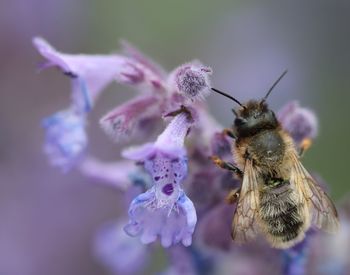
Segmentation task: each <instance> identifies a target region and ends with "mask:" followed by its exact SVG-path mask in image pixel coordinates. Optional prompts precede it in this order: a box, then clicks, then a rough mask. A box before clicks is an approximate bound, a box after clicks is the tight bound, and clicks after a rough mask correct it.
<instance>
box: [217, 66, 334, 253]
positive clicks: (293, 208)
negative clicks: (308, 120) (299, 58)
mask: <svg viewBox="0 0 350 275" xmlns="http://www.w3.org/2000/svg"><path fill="white" fill-rule="evenodd" d="M286 73H287V71H284V72H283V74H282V75H281V76H280V77H279V78H278V79H277V80H276V81H275V83H274V84H273V85H272V87H271V88H270V89H269V90H268V92H267V94H266V95H265V97H264V98H263V99H261V100H250V101H248V102H247V103H246V104H241V103H240V102H239V101H238V100H237V99H235V98H234V97H232V96H230V95H229V94H226V93H224V92H221V91H219V90H217V89H215V88H212V90H213V91H214V92H217V93H219V94H221V95H224V96H226V97H228V98H230V99H231V100H233V101H234V102H235V103H237V104H238V105H239V106H240V107H239V109H238V110H235V109H233V110H232V111H233V113H234V114H235V116H236V118H235V119H234V123H233V126H232V128H231V129H225V130H224V132H225V133H226V134H228V135H229V136H230V137H232V138H233V139H234V143H233V150H232V153H233V156H234V160H235V164H233V163H229V162H225V161H223V160H221V159H220V158H218V157H216V156H213V157H212V160H213V161H214V163H215V164H216V165H218V166H219V167H221V168H224V169H227V170H230V171H232V172H233V173H234V174H236V175H237V176H238V177H239V178H241V179H242V185H241V188H240V189H239V190H233V191H232V192H231V194H230V195H229V201H231V202H235V201H238V202H237V206H236V211H235V213H234V216H233V221H232V239H233V240H234V241H235V242H237V243H245V242H248V241H251V240H253V239H254V238H255V237H256V235H257V234H258V233H260V234H263V235H264V236H265V237H266V239H267V241H268V242H269V243H270V245H271V246H272V247H275V248H280V249H286V248H289V247H291V246H293V245H295V244H296V243H298V242H300V241H301V240H303V239H304V237H305V232H306V231H307V230H308V229H309V228H310V227H311V226H312V225H314V226H316V227H317V228H320V229H322V230H324V231H326V232H330V233H333V232H336V231H337V229H338V227H339V220H338V214H337V210H336V208H335V206H334V204H333V202H332V201H331V199H330V198H329V197H328V195H327V194H326V193H325V192H324V191H323V190H322V189H321V187H320V186H319V185H318V184H317V183H316V181H315V180H314V179H313V178H312V176H311V175H310V174H309V172H308V171H307V170H306V169H305V168H304V166H303V165H302V163H301V162H300V157H301V154H302V153H303V152H304V151H305V150H306V149H307V147H308V146H309V145H310V141H309V140H304V141H303V142H302V143H301V146H300V148H297V146H296V145H295V144H294V141H293V140H292V138H291V136H290V135H289V134H288V133H287V132H286V131H285V130H284V129H283V128H282V126H281V124H280V123H279V121H278V120H277V118H276V115H275V113H274V112H273V111H272V110H271V109H269V107H268V105H267V103H266V100H267V98H268V96H269V95H270V93H271V91H272V90H273V88H274V87H275V86H276V85H277V83H278V82H279V81H280V80H281V79H282V78H283V76H284V75H285V74H286ZM299 149H300V150H299Z"/></svg>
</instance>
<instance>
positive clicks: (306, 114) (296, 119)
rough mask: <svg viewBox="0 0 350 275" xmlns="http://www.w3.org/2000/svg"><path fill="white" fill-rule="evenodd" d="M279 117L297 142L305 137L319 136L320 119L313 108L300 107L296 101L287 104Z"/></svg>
mask: <svg viewBox="0 0 350 275" xmlns="http://www.w3.org/2000/svg"><path fill="white" fill-rule="evenodd" d="M278 119H279V121H280V122H281V123H282V126H283V127H284V129H285V130H287V131H288V132H289V133H290V134H291V136H292V138H293V139H294V141H295V143H296V144H299V143H300V142H301V141H302V140H303V139H305V138H310V139H314V138H315V137H316V136H317V128H318V121H317V117H316V115H315V114H314V112H312V111H311V110H309V109H307V108H302V107H300V105H299V103H298V102H296V101H293V102H290V103H288V104H287V105H285V106H284V107H283V108H282V109H281V110H280V111H279V112H278Z"/></svg>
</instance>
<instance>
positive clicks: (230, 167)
mask: <svg viewBox="0 0 350 275" xmlns="http://www.w3.org/2000/svg"><path fill="white" fill-rule="evenodd" d="M210 158H211V160H212V161H213V162H214V164H215V165H216V166H218V167H220V168H222V169H225V170H229V171H231V172H233V173H235V174H236V175H237V176H239V177H240V178H241V177H243V172H242V171H241V170H240V169H239V168H238V167H237V166H235V165H234V164H232V163H230V162H226V161H224V160H222V159H220V158H219V157H218V156H211V157H210Z"/></svg>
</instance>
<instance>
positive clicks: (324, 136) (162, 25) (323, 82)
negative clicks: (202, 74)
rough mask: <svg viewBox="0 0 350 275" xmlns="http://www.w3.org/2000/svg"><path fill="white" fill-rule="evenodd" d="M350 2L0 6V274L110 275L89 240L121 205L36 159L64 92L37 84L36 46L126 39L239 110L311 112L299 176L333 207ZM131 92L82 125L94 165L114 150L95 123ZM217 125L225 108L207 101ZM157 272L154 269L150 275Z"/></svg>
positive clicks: (92, 47)
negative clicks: (38, 39) (197, 70)
mask: <svg viewBox="0 0 350 275" xmlns="http://www.w3.org/2000/svg"><path fill="white" fill-rule="evenodd" d="M349 26H350V2H349V1H345V0H343V1H341V0H335V1H326V0H312V1H307V2H306V1H301V0H297V1H288V2H281V1H277V0H273V1H232V0H230V1H228V0H227V1H200V0H193V1H184V0H178V1H162V0H156V1H120V0H114V1H97V0H85V1H83V0H60V1H54V0H2V1H1V2H0V61H1V62H0V93H1V99H0V274H6V275H23V274H25V275H46V274H50V275H56V274H57V275H59V274H65V275H71V274H72V275H75V274H85V275H90V274H91V275H92V274H107V273H106V270H105V269H103V267H102V266H101V265H100V264H99V263H98V262H97V261H96V260H95V259H94V257H93V253H92V240H93V238H94V235H95V232H96V230H97V229H98V228H99V226H100V225H101V224H103V223H104V222H106V221H110V220H113V219H115V218H116V217H117V216H118V213H119V212H120V210H119V208H120V205H121V202H120V197H119V195H118V193H116V192H115V191H114V190H112V189H109V188H105V187H101V186H98V185H96V184H94V182H93V181H91V180H88V179H86V178H85V177H83V176H81V175H80V174H79V173H78V172H76V171H72V172H70V173H68V174H63V173H61V172H60V170H59V169H57V168H53V167H50V165H49V164H48V162H47V159H46V157H45V155H44V154H43V152H42V143H43V140H44V133H43V130H42V129H41V128H40V122H41V119H42V118H43V117H45V116H48V115H50V114H52V113H54V112H56V111H58V110H61V109H63V108H65V107H66V106H67V104H68V100H69V96H70V84H69V81H68V80H67V78H66V77H64V76H63V75H62V74H60V73H58V72H57V71H56V70H54V69H51V70H46V71H44V72H42V73H41V74H38V73H37V71H36V65H37V64H38V62H40V61H42V60H43V59H42V58H41V57H40V56H39V55H38V53H37V52H36V50H35V49H34V47H33V46H32V44H31V39H32V37H33V36H37V35H40V36H43V37H45V38H46V39H47V40H48V41H49V42H50V43H51V44H52V45H54V46H55V47H56V48H57V49H59V50H60V51H63V52H68V53H90V54H93V53H109V52H112V51H115V50H118V41H119V40H120V39H126V40H128V41H130V42H131V43H133V44H134V45H136V46H137V47H139V48H140V49H141V50H142V51H143V52H145V53H146V54H148V55H149V56H151V57H153V58H154V60H156V61H157V62H159V63H160V64H161V65H163V66H164V67H165V68H166V69H167V70H171V69H172V68H174V67H176V66H178V65H179V64H181V63H184V62H187V61H189V60H192V59H199V60H201V61H202V62H203V63H204V64H206V65H209V66H211V67H212V68H213V70H214V75H213V77H212V80H213V85H214V86H215V87H216V88H218V89H222V90H225V91H229V92H230V93H231V94H232V95H234V96H235V97H237V98H238V99H239V100H240V101H245V100H247V99H250V98H253V97H262V96H263V95H264V94H265V93H266V91H267V90H268V88H269V87H270V85H271V84H272V83H273V82H274V81H275V79H276V78H277V77H278V76H279V75H280V73H281V72H282V71H283V70H284V69H286V68H287V69H288V70H289V73H288V74H287V76H286V77H285V78H284V79H283V81H282V82H281V83H280V84H279V85H278V87H277V88H276V89H275V90H274V92H273V94H272V95H271V97H270V99H269V102H270V104H271V106H272V108H273V109H274V110H278V109H279V108H280V107H282V106H283V105H284V104H285V103H287V102H288V101H290V100H295V99H296V100H298V101H299V102H300V103H301V105H302V106H307V107H310V108H311V109H313V110H314V111H315V112H316V114H317V115H318V118H319V124H320V127H319V128H320V129H319V136H318V138H317V140H316V142H315V143H314V145H313V147H312V148H311V150H309V151H308V152H307V154H306V156H305V160H304V161H305V165H306V167H307V168H308V169H309V170H311V171H316V172H317V173H318V174H320V175H321V176H322V177H323V178H324V179H325V180H326V182H327V183H328V184H329V186H330V189H331V196H332V198H334V199H335V200H337V201H339V200H341V199H342V198H343V197H344V196H346V194H349V191H350V183H349V181H348V178H349V176H348V170H349V168H348V164H349V160H348V159H349V156H348V155H347V154H348V153H349V140H350V123H349V118H350V116H349V104H350V77H349V75H350V35H349ZM133 95H134V91H132V90H131V89H129V88H126V87H123V86H120V85H117V84H113V85H111V86H109V88H108V89H107V90H106V91H105V93H103V95H102V96H101V97H100V98H99V100H98V102H97V104H96V108H95V109H94V111H93V112H92V114H91V115H90V125H89V139H90V147H89V151H90V152H91V153H92V154H94V155H96V156H98V157H100V158H101V159H103V160H116V159H118V158H119V148H118V147H117V146H116V145H115V144H114V143H112V142H111V141H110V139H109V138H108V137H106V136H105V134H104V133H102V131H101V130H100V128H99V126H98V120H99V118H100V117H101V116H102V115H104V114H105V113H106V112H107V111H108V110H110V109H111V108H113V107H114V106H115V105H118V104H120V103H121V102H123V101H125V100H126V99H128V98H130V97H132V96H133ZM208 102H209V104H210V109H211V111H212V113H213V114H214V115H215V117H216V118H217V119H218V120H219V121H220V122H221V123H222V124H223V125H225V126H229V125H231V123H232V119H233V117H232V114H231V111H230V109H231V107H232V106H231V105H232V104H231V102H230V101H228V100H226V99H225V98H224V97H220V96H216V95H211V96H210V97H209V98H208ZM158 271H159V270H158Z"/></svg>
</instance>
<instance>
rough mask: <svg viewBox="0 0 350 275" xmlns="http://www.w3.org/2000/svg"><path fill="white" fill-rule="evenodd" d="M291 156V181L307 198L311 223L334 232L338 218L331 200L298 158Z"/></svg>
mask: <svg viewBox="0 0 350 275" xmlns="http://www.w3.org/2000/svg"><path fill="white" fill-rule="evenodd" d="M292 158H293V165H292V170H291V183H294V185H295V186H296V187H297V188H298V189H299V191H300V192H301V194H302V195H303V196H304V198H305V199H306V200H307V202H308V205H309V207H310V210H311V215H312V221H313V224H315V225H316V226H317V227H318V228H320V229H323V230H324V231H326V232H330V233H333V232H336V231H337V230H338V227H339V220H338V213H337V210H336V208H335V206H334V204H333V202H332V201H331V199H330V198H329V197H328V195H327V194H326V193H325V192H324V191H323V190H322V189H321V187H320V186H319V185H318V184H317V183H316V182H315V180H314V179H313V178H312V177H311V175H310V174H309V172H308V171H307V170H306V169H305V168H304V166H303V165H302V164H301V162H300V161H299V158H298V157H297V156H296V155H295V154H293V157H292Z"/></svg>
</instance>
